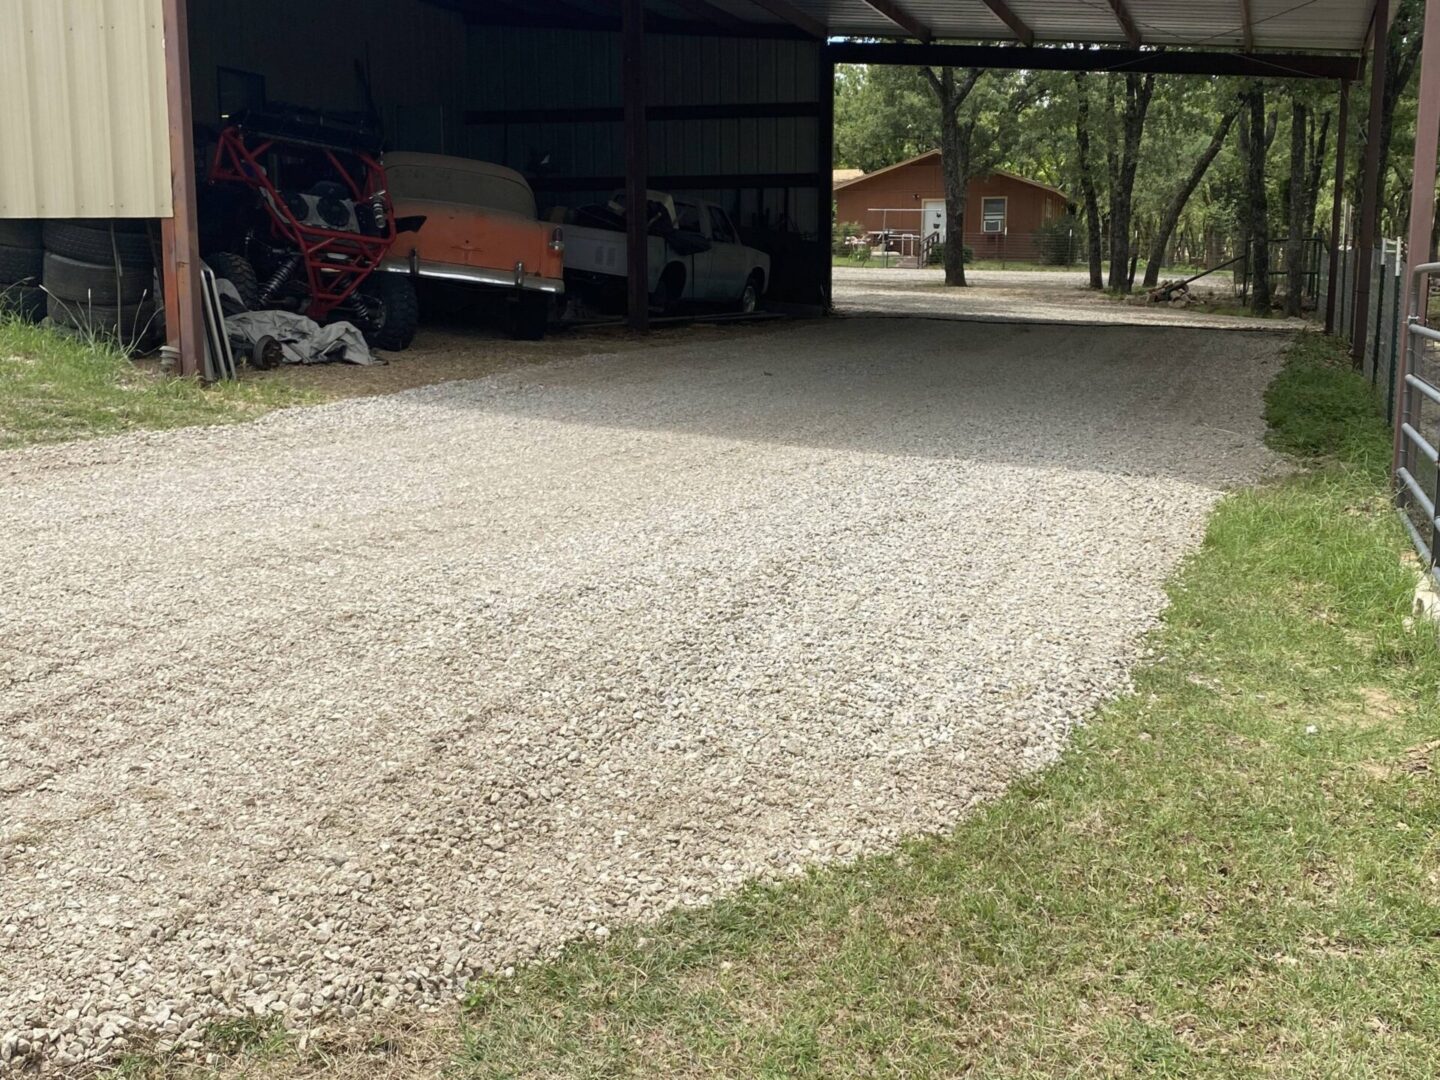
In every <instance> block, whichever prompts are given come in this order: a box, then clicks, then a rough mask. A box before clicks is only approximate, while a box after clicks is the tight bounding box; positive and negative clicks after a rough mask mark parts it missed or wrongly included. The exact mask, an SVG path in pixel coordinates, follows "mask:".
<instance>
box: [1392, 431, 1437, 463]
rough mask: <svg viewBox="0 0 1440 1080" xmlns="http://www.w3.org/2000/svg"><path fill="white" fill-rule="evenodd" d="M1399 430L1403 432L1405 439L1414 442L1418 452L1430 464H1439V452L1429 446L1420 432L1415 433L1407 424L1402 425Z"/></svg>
mask: <svg viewBox="0 0 1440 1080" xmlns="http://www.w3.org/2000/svg"><path fill="white" fill-rule="evenodd" d="M1401 428H1402V429H1403V430H1404V432H1405V435H1406V437H1407V438H1409V439H1410V440H1411V441H1412V442H1414V443H1415V445H1416V446H1418V447H1419V448H1420V452H1421V453H1422V454H1424V455H1425V456H1426V457H1427V458H1429V459H1430V460H1431V462H1440V450H1437V449H1435V447H1433V446H1431V445H1430V442H1429V440H1427V439H1426V438H1425V436H1424V435H1421V434H1420V432H1418V431H1416V430H1415V429H1414V428H1413V427H1411V426H1410V425H1409V424H1402V425H1401Z"/></svg>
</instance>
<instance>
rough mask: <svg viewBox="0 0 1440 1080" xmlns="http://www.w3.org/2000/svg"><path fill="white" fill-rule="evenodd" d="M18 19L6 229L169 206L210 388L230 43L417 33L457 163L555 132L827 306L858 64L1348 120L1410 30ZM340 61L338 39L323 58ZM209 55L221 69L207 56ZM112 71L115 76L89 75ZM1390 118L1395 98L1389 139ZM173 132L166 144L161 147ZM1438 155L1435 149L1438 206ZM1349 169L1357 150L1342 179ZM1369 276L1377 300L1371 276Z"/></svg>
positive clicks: (178, 16) (824, 10)
mask: <svg viewBox="0 0 1440 1080" xmlns="http://www.w3.org/2000/svg"><path fill="white" fill-rule="evenodd" d="M1433 6H1434V5H1433V4H1432V7H1433ZM0 7H10V8H12V9H13V11H12V14H13V17H12V18H9V19H7V24H8V25H12V26H19V27H21V28H22V30H24V31H25V32H24V33H21V34H16V35H9V36H8V38H9V42H8V44H6V45H0V60H8V61H12V63H10V64H9V65H8V66H9V69H10V70H13V71H18V72H20V74H21V81H22V83H23V85H25V86H27V87H29V92H28V93H21V94H18V95H7V96H6V98H5V99H4V101H5V103H4V104H0V121H3V125H0V145H3V146H5V147H6V148H7V153H6V154H0V162H4V161H5V160H7V159H8V160H9V161H10V165H9V166H8V167H7V166H5V165H3V164H0V181H3V185H0V214H4V215H6V216H52V217H59V216H76V217H81V216H154V214H155V210H156V207H155V205H154V202H155V200H153V199H152V200H149V201H148V202H144V201H142V202H141V203H136V204H134V205H133V206H127V205H125V203H124V201H123V199H121V198H120V197H119V195H120V191H119V188H120V186H121V180H126V181H127V182H128V183H129V185H130V187H131V188H137V187H138V188H139V189H140V190H142V191H145V190H154V189H156V188H157V187H158V188H160V189H162V191H163V189H164V188H165V187H168V189H169V192H170V199H169V200H168V203H169V205H168V206H166V207H163V209H165V210H168V211H172V212H171V215H170V216H169V217H167V218H166V219H165V227H164V237H165V244H164V248H165V250H164V269H165V274H164V277H165V293H166V301H167V303H166V308H167V311H169V312H170V313H171V317H170V318H169V320H168V333H169V337H170V341H171V344H172V345H173V346H175V347H176V348H177V349H178V350H179V355H180V357H181V362H182V368H183V370H184V371H185V372H186V373H190V374H193V373H195V372H196V371H197V370H198V369H199V358H198V355H197V348H198V343H199V342H200V340H201V335H200V333H199V327H200V316H199V298H198V295H199V294H198V289H197V288H196V284H195V283H196V279H197V276H198V275H197V267H198V257H199V252H198V242H197V235H196V224H195V206H194V203H195V180H194V178H195V163H194V150H193V140H192V136H191V132H192V130H193V121H194V119H195V118H196V117H195V103H196V101H197V100H208V92H209V91H210V90H211V89H212V87H210V86H209V85H207V86H206V87H205V88H204V89H205V91H206V93H205V94H201V95H199V97H197V95H196V94H195V93H193V92H192V89H193V88H192V79H197V78H203V79H207V80H210V79H212V78H213V66H214V64H215V63H216V62H217V57H218V58H219V62H222V63H223V61H224V58H223V52H224V50H223V49H221V50H219V51H218V52H217V50H216V49H215V48H214V47H213V46H214V42H215V41H216V40H222V41H223V42H224V44H225V46H226V47H230V46H232V45H233V44H234V42H235V41H236V40H238V39H243V38H245V37H246V35H247V33H253V34H254V35H255V36H256V37H257V39H259V38H262V37H263V38H264V39H265V40H273V41H282V42H283V41H284V39H285V38H286V36H287V33H289V32H290V31H291V28H292V27H294V26H296V25H299V24H300V23H302V22H303V21H304V20H305V19H306V18H307V17H310V16H311V15H315V16H316V17H318V16H319V14H320V13H322V12H324V13H325V17H326V18H330V19H331V20H332V24H333V28H334V31H335V34H337V35H341V36H342V39H343V40H346V41H350V42H354V43H357V45H356V47H357V48H359V49H363V50H364V53H365V55H366V57H367V58H368V57H372V56H373V57H375V58H377V61H383V59H384V58H385V57H387V56H389V55H390V54H391V53H393V52H395V51H396V50H397V48H398V49H401V51H402V52H403V51H404V47H402V46H401V45H400V44H398V43H397V39H398V38H401V37H405V36H407V35H408V36H409V37H411V38H413V39H416V40H415V41H412V42H411V44H410V46H408V48H409V54H408V60H407V63H408V66H409V68H410V69H411V70H412V71H413V75H414V78H415V79H416V80H417V81H426V80H428V82H429V83H430V84H432V85H434V86H436V87H439V88H441V89H440V92H441V93H442V94H443V95H444V96H445V97H446V102H445V104H444V107H445V108H448V109H449V113H448V114H447V115H444V116H442V117H441V119H440V120H439V121H438V122H437V124H438V127H436V130H437V131H439V132H444V133H449V132H451V131H454V130H458V131H460V133H461V138H460V139H459V140H458V141H454V146H455V148H454V149H451V150H450V152H457V153H462V154H466V155H468V156H487V155H489V156H495V157H502V158H503V157H505V156H507V155H508V156H509V157H510V159H511V160H509V161H508V162H506V163H508V164H512V165H518V166H519V167H521V168H524V167H525V165H526V162H525V161H524V160H518V161H517V160H516V153H517V152H518V151H517V149H516V147H517V146H520V145H522V143H523V139H522V140H520V141H519V142H511V141H510V139H511V137H512V135H513V133H515V132H517V131H526V130H529V131H543V132H545V133H546V134H545V136H544V137H545V138H546V139H553V140H554V141H555V142H557V144H564V145H567V146H570V147H571V148H572V151H573V152H572V153H571V155H570V161H569V162H568V169H563V168H562V169H560V170H558V171H552V173H551V174H550V175H549V176H547V178H546V179H545V181H544V182H545V183H547V184H550V185H552V186H553V187H554V188H556V189H558V190H563V191H569V192H572V193H573V192H581V191H586V192H588V191H599V190H602V189H605V188H607V187H610V186H624V187H626V188H627V189H628V190H629V191H631V192H632V193H634V195H635V196H637V197H638V195H639V193H640V192H642V191H643V190H644V189H645V188H646V187H647V186H650V185H655V186H660V185H664V186H669V187H672V188H675V189H677V190H686V189H688V190H693V191H702V192H709V193H714V194H720V195H722V196H723V197H726V198H728V199H730V200H733V201H734V203H735V204H736V205H737V206H739V205H744V206H745V207H746V208H747V209H750V210H753V211H754V213H755V214H756V215H757V216H759V217H761V218H766V217H773V218H775V219H779V218H781V217H783V219H784V222H785V227H786V228H787V229H789V230H790V231H791V233H792V234H793V237H794V240H795V242H794V243H793V244H792V246H791V247H790V248H789V249H788V250H787V252H786V262H787V264H788V266H789V269H790V272H791V277H792V280H791V282H790V296H791V298H793V299H799V300H808V301H809V302H811V303H812V304H814V305H815V306H817V307H818V306H820V305H823V303H824V302H825V300H826V298H827V297H828V294H829V279H830V256H829V243H828V237H829V228H830V221H829V216H830V215H829V212H828V204H829V200H830V196H829V169H830V158H831V148H830V128H831V101H832V96H831V92H830V88H831V86H832V83H833V69H834V64H835V63H837V62H857V63H880V64H922V63H923V64H954V65H963V66H991V67H1004V68H1012V69H1013V68H1064V69H1086V70H1104V71H1118V70H1126V71H1156V72H1162V73H1174V74H1225V75H1253V76H1257V77H1280V78H1294V77H1308V78H1321V79H1331V80H1335V81H1336V82H1337V84H1338V87H1339V92H1340V94H1341V98H1342V106H1343V102H1344V99H1345V96H1346V94H1347V91H1348V86H1349V82H1350V81H1351V80H1352V79H1354V78H1357V77H1358V76H1359V75H1360V73H1361V67H1362V63H1363V59H1362V58H1363V57H1364V55H1365V53H1366V51H1367V50H1368V49H1370V47H1371V46H1372V45H1373V43H1374V41H1375V40H1376V39H1377V38H1378V37H1383V34H1377V33H1376V29H1377V27H1384V26H1385V25H1387V22H1388V18H1389V12H1390V0H1300V2H1297V0H523V2H522V0H503V2H502V0H403V2H383V3H382V2H380V0H358V2H356V3H353V4H348V5H345V4H342V5H339V8H338V9H337V6H336V3H335V2H334V0H289V2H287V3H283V4H282V3H280V2H279V0H252V2H251V3H247V4H246V5H243V9H242V8H241V7H240V6H237V5H233V4H224V3H217V2H216V0H125V2H119V0H107V2H104V3H101V4H99V5H98V10H97V5H95V4H92V3H88V2H79V0H0ZM270 8H273V9H274V10H273V12H271V17H269V18H267V17H266V15H265V12H266V11H268V10H270ZM332 9H336V11H340V10H342V9H343V12H344V13H345V14H343V15H340V14H337V13H336V11H332ZM336 20H339V21H336ZM397 31H399V32H397ZM457 36H458V37H459V39H461V41H462V43H463V48H462V51H461V53H460V54H458V60H457V59H456V57H457V54H456V53H455V51H454V50H455V47H456V40H455V39H456V38H457ZM137 39H138V40H140V41H142V42H150V43H152V44H154V43H156V42H163V50H154V52H155V53H156V54H158V53H160V52H161V51H163V60H164V69H165V78H164V80H163V87H161V86H160V83H161V82H162V80H158V79H153V78H152V80H151V83H150V86H151V87H152V90H151V92H150V93H149V94H148V95H147V94H145V93H141V94H140V101H139V105H138V106H137V105H136V103H135V102H134V101H130V102H129V104H127V105H123V107H124V109H125V111H124V112H123V113H122V112H120V111H119V110H120V109H121V107H122V105H121V104H112V101H111V99H112V98H113V97H114V87H115V86H117V85H129V84H127V83H125V81H124V80H123V79H122V80H118V81H117V79H116V78H115V75H116V72H117V71H123V70H125V69H124V68H123V67H121V66H120V65H122V64H123V63H124V62H126V61H129V59H130V57H131V56H133V55H134V53H135V42H136V40H137ZM326 40H328V39H326ZM943 41H967V42H987V41H988V42H991V43H989V44H942V43H941V42H943ZM417 42H418V44H417ZM427 46H428V47H427ZM324 48H325V41H323V40H322V41H317V42H315V43H314V45H313V46H312V47H311V49H310V50H309V54H311V55H315V54H320V53H323V50H324ZM192 51H194V52H203V53H205V56H204V58H203V61H200V60H197V59H196V58H195V56H193V55H192ZM338 51H341V52H343V50H338ZM1427 53H1428V54H1430V55H1427V57H1426V59H1427V60H1428V61H1430V63H1429V65H1428V66H1431V67H1433V66H1434V64H1435V63H1437V62H1440V57H1437V56H1436V54H1437V53H1440V48H1436V47H1435V46H1433V45H1432V46H1431V47H1430V48H1428V49H1427ZM304 55H305V54H304V53H299V52H294V51H292V52H290V53H282V54H279V55H278V57H277V60H276V64H277V66H276V70H277V71H278V72H280V73H282V74H283V75H285V76H288V77H290V78H291V81H292V82H293V81H294V76H295V74H296V70H297V65H299V64H301V63H303V62H304V61H303V60H302V56H304ZM1384 55H1385V51H1384V49H1377V50H1374V56H1375V62H1376V63H1381V64H1383V62H1384ZM157 59H158V55H157ZM155 62H156V61H152V62H151V69H153V66H154V63H155ZM344 62H345V63H346V64H347V65H348V64H349V63H350V54H348V53H345V54H344ZM57 66H58V67H59V68H62V69H64V68H68V76H67V82H68V84H69V85H68V90H69V92H68V93H67V94H65V95H61V96H59V97H58V98H57V97H56V96H55V95H53V94H48V93H46V88H47V87H46V81H47V80H48V79H53V76H54V73H55V71H56V70H57ZM130 70H135V69H134V68H131V69H130ZM497 70H498V71H500V72H501V73H502V75H501V77H500V78H499V79H498V80H497V79H494V78H492V75H493V73H494V72H496V71H497ZM91 72H101V73H103V74H105V75H107V76H108V80H107V79H105V78H102V79H93V80H92V79H89V78H86V77H85V76H87V75H88V74H89V73H91ZM152 75H153V70H152ZM1375 81H1376V82H1377V83H1378V82H1379V80H1375ZM336 82H337V79H336V78H335V77H334V76H333V74H332V77H331V78H329V79H327V80H326V81H325V84H324V85H325V87H326V88H327V89H333V87H334V85H335V84H336ZM107 87H108V89H107ZM162 91H163V99H164V100H163V107H162V106H161V104H160V102H159V101H158V100H157V97H158V96H159V95H160V94H161V92H162ZM132 97H133V95H132ZM1380 104H1381V103H1380V98H1379V95H1378V94H1377V95H1374V96H1372V100H1371V102H1370V116H1371V121H1372V123H1373V121H1374V119H1375V117H1376V116H1377V115H1378V110H1379V108H1380ZM147 105H148V106H150V107H149V112H148V114H147V112H146V106H147ZM102 114H103V115H106V116H109V117H110V123H109V124H108V125H102V126H103V127H105V128H106V129H107V130H128V131H130V132H131V133H132V134H133V136H134V138H132V139H130V140H129V141H127V142H126V145H125V146H124V147H121V146H119V144H118V143H114V142H111V143H107V144H103V145H100V146H98V147H97V146H87V145H84V144H83V143H82V141H81V140H80V139H78V138H71V139H53V138H49V137H47V136H46V134H45V133H46V132H47V131H49V132H52V133H53V132H54V131H56V130H68V131H71V132H80V131H84V130H86V129H87V125H88V126H89V127H94V126H95V124H94V120H95V117H96V116H97V115H102ZM40 115H43V117H44V122H43V123H41V122H40V121H39V120H38V119H37V116H40ZM147 115H148V117H149V119H148V120H147V119H146V116H147ZM162 116H163V118H164V120H165V123H166V129H165V130H164V131H157V130H156V128H157V126H158V124H159V119H160V117H162ZM412 119H414V117H413V116H412ZM122 121H123V123H122ZM419 122H420V123H421V124H423V123H425V121H424V120H423V119H422V120H421V121H419ZM432 126H435V125H432ZM1432 126H1433V125H1432ZM1423 128H1424V125H1423V124H1422V129H1423ZM137 129H138V130H137ZM497 132H499V133H501V134H500V136H499V141H498V142H497V140H496V137H495V136H496V133H497ZM1424 134H1425V135H1426V136H1428V137H1433V135H1434V132H1433V131H1430V130H1428V129H1426V130H1424ZM567 140H568V141H567ZM586 140H588V143H587V142H586ZM1426 142H1427V139H1426V138H1422V139H1420V140H1418V141H1417V148H1416V154H1417V163H1419V164H1421V166H1422V170H1421V171H1419V172H1417V174H1416V175H1417V185H1418V186H1420V187H1425V186H1426V184H1425V177H1426V175H1427V174H1426V173H1425V172H1424V171H1423V165H1424V161H1425V150H1426V146H1425V143H1426ZM582 144H585V145H588V146H589V147H590V149H591V152H590V154H589V157H588V159H587V160H586V161H585V162H583V163H582V162H581V160H580V159H581V158H582V156H583V155H582V154H581V152H580V151H579V150H576V149H575V148H576V147H579V146H581V145H582ZM16 145H19V146H22V147H24V148H25V149H26V152H27V153H28V154H29V156H30V158H29V160H26V161H25V162H23V163H21V164H16V161H15V158H16V155H15V154H13V153H12V152H10V151H9V148H10V147H13V146H16ZM107 146H108V149H107ZM414 148H421V147H418V146H417V147H414ZM167 149H168V154H167V153H166V152H165V151H166V150H167ZM1374 150H1375V147H1374V145H1373V141H1372V145H1371V146H1369V147H1367V156H1366V170H1365V178H1364V180H1365V182H1364V198H1363V200H1362V201H1363V211H1362V219H1363V220H1362V230H1361V244H1362V245H1367V244H1368V243H1369V237H1370V235H1371V232H1372V230H1371V229H1367V228H1364V227H1363V225H1364V222H1365V221H1369V222H1373V220H1374V219H1373V213H1374V207H1375V205H1376V197H1375V195H1376V189H1377V184H1378V177H1377V176H1376V169H1375V168H1374V165H1375V157H1374ZM122 151H123V153H122ZM132 151H133V152H132ZM106 154H109V157H106V156H105V155H106ZM1343 160H1344V157H1343V148H1342V149H1341V151H1340V153H1338V154H1337V169H1338V167H1339V166H1340V164H1341V163H1343ZM117 161H123V162H124V164H125V166H126V167H125V168H118V167H116V165H115V162H117ZM17 170H21V171H23V172H25V173H27V174H28V175H27V176H26V177H24V179H26V180H28V181H30V182H31V183H32V185H33V187H34V188H35V189H36V190H40V189H41V188H42V187H44V185H41V184H35V183H33V182H34V178H35V177H37V176H52V177H53V176H56V175H62V174H65V173H67V171H68V173H70V174H80V173H83V174H84V175H87V176H92V177H99V178H100V181H101V183H100V186H101V187H102V188H103V187H104V179H105V177H106V176H107V175H108V176H110V177H112V178H114V179H115V185H116V190H115V191H111V192H110V194H111V195H112V198H111V199H110V200H109V201H108V203H107V202H106V199H105V198H104V196H105V194H106V192H104V191H100V192H98V193H97V192H94V191H92V192H90V193H89V196H88V198H86V199H84V200H78V199H77V200H69V201H66V200H65V199H63V198H62V199H58V200H57V199H54V198H51V199H50V200H49V201H48V202H46V203H44V205H38V206H37V205H36V204H35V203H34V201H33V200H32V203H31V204H28V205H27V204H26V203H25V201H24V200H23V199H21V200H19V202H14V201H13V200H11V199H9V197H8V196H6V195H5V191H4V189H5V188H9V187H11V186H16V187H18V186H21V185H20V182H19V180H17V179H16V172H17ZM167 174H168V176H167ZM167 179H168V184H167V183H165V182H164V181H165V180H167ZM52 193H53V188H52ZM1416 202H1417V205H1420V206H1421V210H1422V212H1421V214H1420V215H1419V216H1418V217H1417V219H1416V220H1414V221H1412V230H1420V231H1419V232H1417V233H1415V235H1425V233H1426V232H1427V231H1428V228H1429V225H1428V220H1427V216H1428V206H1429V204H1428V202H1427V201H1426V200H1423V199H1420V200H1416ZM635 227H636V228H639V227H640V225H639V222H638V221H637V222H636V223H635ZM1337 231H1338V230H1337ZM630 252H631V257H632V267H631V274H630V278H631V282H632V288H631V293H632V295H631V298H630V321H631V323H632V325H634V326H636V327H643V326H644V325H645V323H646V307H647V305H646V302H645V301H646V298H645V297H644V295H643V291H644V290H643V284H642V283H643V282H644V281H645V279H646V275H645V274H644V272H643V270H644V267H643V265H640V264H641V263H643V260H644V257H645V245H644V244H640V243H632V244H631V245H630ZM1362 254H1363V253H1362ZM1360 264H1361V267H1362V271H1361V275H1362V280H1361V281H1360V282H1359V290H1360V291H1361V292H1362V293H1363V292H1364V290H1366V289H1367V288H1368V282H1367V281H1365V280H1364V274H1365V268H1368V266H1369V260H1368V259H1366V258H1363V257H1362V259H1361V261H1360Z"/></svg>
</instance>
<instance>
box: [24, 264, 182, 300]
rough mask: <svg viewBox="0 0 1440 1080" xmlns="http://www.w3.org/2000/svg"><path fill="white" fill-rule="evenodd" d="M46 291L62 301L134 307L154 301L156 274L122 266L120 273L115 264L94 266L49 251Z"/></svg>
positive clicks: (151, 271)
mask: <svg viewBox="0 0 1440 1080" xmlns="http://www.w3.org/2000/svg"><path fill="white" fill-rule="evenodd" d="M45 291H46V292H48V293H50V294H51V295H52V296H56V297H59V298H60V299H61V300H74V301H80V302H82V303H90V304H95V305H97V306H99V307H116V306H117V305H118V306H125V307H132V306H134V305H135V304H138V303H140V301H142V300H144V299H146V298H147V297H148V298H150V299H151V300H153V299H154V298H155V296H154V293H155V273H154V271H153V270H127V269H125V268H123V267H122V268H120V269H119V270H117V269H116V268H115V267H114V265H113V264H112V265H109V266H95V265H93V264H91V263H84V262H79V261H77V260H75V259H67V258H66V257H65V256H64V255H56V254H55V253H54V252H53V251H47V252H46V253H45Z"/></svg>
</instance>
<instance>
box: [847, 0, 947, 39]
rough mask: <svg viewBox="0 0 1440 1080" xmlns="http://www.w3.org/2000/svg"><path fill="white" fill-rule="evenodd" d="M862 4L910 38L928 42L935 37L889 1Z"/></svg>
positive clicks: (872, 1) (873, 0) (901, 8)
mask: <svg viewBox="0 0 1440 1080" xmlns="http://www.w3.org/2000/svg"><path fill="white" fill-rule="evenodd" d="M862 2H863V3H864V4H865V6H866V7H868V8H869V9H870V10H871V11H874V12H875V13H876V14H877V15H883V16H884V17H885V18H887V19H889V20H890V21H891V22H892V23H894V24H895V25H896V26H898V27H900V29H901V30H904V31H905V33H907V34H909V35H910V36H911V37H914V38H919V39H920V40H921V41H924V42H929V41H930V39H931V38H932V37H934V36H935V35H934V34H932V33H931V32H930V27H928V26H926V25H925V24H924V23H923V22H921V21H920V20H919V19H917V18H915V16H914V15H911V14H910V13H909V12H908V11H906V10H905V9H904V8H903V7H901V6H900V5H899V4H896V3H892V2H891V0H862Z"/></svg>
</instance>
